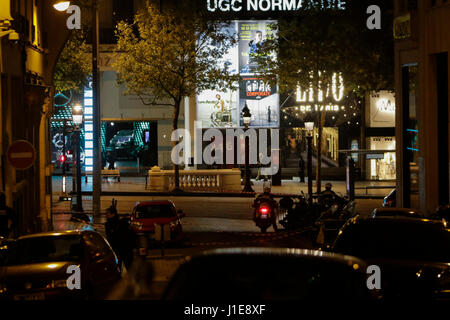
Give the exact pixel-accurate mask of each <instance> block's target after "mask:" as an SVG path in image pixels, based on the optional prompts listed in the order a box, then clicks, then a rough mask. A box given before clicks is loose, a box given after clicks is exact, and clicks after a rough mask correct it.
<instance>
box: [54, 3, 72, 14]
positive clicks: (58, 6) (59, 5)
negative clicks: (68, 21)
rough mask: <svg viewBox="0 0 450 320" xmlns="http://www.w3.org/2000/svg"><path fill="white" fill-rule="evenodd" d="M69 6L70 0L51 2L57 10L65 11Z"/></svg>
mask: <svg viewBox="0 0 450 320" xmlns="http://www.w3.org/2000/svg"><path fill="white" fill-rule="evenodd" d="M69 7H70V1H55V3H54V4H53V8H55V9H56V10H58V11H61V12H63V11H66V10H67V9H69Z"/></svg>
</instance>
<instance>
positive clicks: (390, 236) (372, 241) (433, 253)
mask: <svg viewBox="0 0 450 320" xmlns="http://www.w3.org/2000/svg"><path fill="white" fill-rule="evenodd" d="M334 250H335V251H336V252H339V253H345V254H348V255H353V256H356V257H361V258H388V259H409V260H426V261H435V262H450V230H445V229H443V228H439V227H437V226H435V225H432V224H426V223H404V224H401V223H376V224H365V223H363V224H357V225H351V226H348V227H347V228H346V229H344V230H343V232H342V234H341V235H340V236H339V237H338V238H337V239H336V243H335V245H334Z"/></svg>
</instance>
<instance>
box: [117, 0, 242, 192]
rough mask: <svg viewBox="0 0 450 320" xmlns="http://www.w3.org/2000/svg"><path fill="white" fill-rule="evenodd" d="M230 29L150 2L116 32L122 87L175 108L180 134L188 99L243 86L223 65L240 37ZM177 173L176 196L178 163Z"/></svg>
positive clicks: (147, 101)
mask: <svg viewBox="0 0 450 320" xmlns="http://www.w3.org/2000/svg"><path fill="white" fill-rule="evenodd" d="M225 26H226V22H225V21H218V20H216V21H211V20H208V19H207V18H206V17H205V16H204V14H203V13H200V12H197V11H194V10H193V9H191V8H190V7H189V6H188V5H185V7H183V8H180V7H178V8H177V9H176V10H175V9H171V8H165V9H164V11H162V10H160V8H158V6H157V5H155V4H154V3H152V2H150V1H149V2H147V5H146V6H145V7H144V8H143V9H142V10H140V11H139V12H138V13H137V14H136V15H135V17H134V22H133V24H130V23H127V22H121V23H119V25H118V28H117V31H116V35H117V38H118V43H117V53H118V54H117V59H116V62H115V65H114V67H115V69H116V70H117V72H118V82H119V83H124V84H125V85H126V88H127V90H126V92H125V94H133V95H137V96H139V97H141V100H142V102H143V103H144V104H146V105H149V106H151V105H159V106H161V105H166V106H168V107H171V108H172V109H173V116H172V130H176V129H177V128H178V118H179V114H180V107H181V103H182V100H183V98H184V97H190V96H193V95H196V94H198V93H200V92H201V91H204V90H207V89H209V90H212V89H214V90H220V91H225V90H226V88H227V87H228V88H230V84H231V83H235V81H237V76H236V75H232V74H231V73H230V71H229V66H228V64H226V63H221V59H222V58H223V57H224V55H225V54H226V53H227V51H228V50H229V49H230V48H231V47H233V46H234V45H235V44H236V42H237V38H236V36H235V35H234V34H227V33H223V32H222V29H223V27H225ZM173 144H174V146H175V145H176V144H177V142H176V141H174V142H173ZM174 171H175V190H174V191H179V190H180V187H179V185H180V184H179V166H178V164H174Z"/></svg>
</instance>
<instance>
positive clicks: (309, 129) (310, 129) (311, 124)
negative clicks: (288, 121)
mask: <svg viewBox="0 0 450 320" xmlns="http://www.w3.org/2000/svg"><path fill="white" fill-rule="evenodd" d="M305 129H306V131H307V132H308V135H307V136H306V140H307V141H308V156H307V158H308V159H307V161H308V168H307V170H308V202H309V204H310V205H312V138H313V137H312V132H313V130H314V122H305Z"/></svg>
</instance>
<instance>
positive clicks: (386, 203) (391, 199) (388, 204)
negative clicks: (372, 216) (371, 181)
mask: <svg viewBox="0 0 450 320" xmlns="http://www.w3.org/2000/svg"><path fill="white" fill-rule="evenodd" d="M396 197H397V191H396V189H393V190H392V191H391V192H389V194H388V195H387V196H386V197H384V200H383V208H395V206H396V205H397V198H396Z"/></svg>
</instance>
